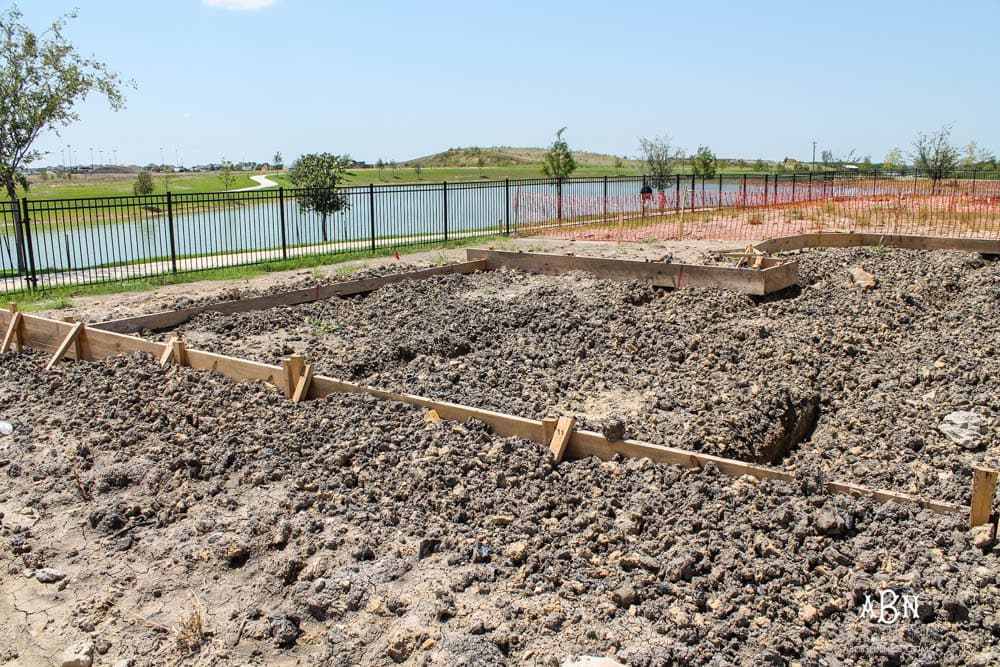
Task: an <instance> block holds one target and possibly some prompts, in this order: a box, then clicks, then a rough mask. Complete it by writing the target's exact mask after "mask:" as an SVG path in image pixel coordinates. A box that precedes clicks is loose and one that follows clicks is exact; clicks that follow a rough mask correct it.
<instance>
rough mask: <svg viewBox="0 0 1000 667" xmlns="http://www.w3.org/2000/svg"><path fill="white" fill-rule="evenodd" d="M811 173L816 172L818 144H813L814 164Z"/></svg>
mask: <svg viewBox="0 0 1000 667" xmlns="http://www.w3.org/2000/svg"><path fill="white" fill-rule="evenodd" d="M810 171H816V142H815V141H814V142H813V164H812V169H810Z"/></svg>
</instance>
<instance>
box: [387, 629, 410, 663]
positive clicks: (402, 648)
mask: <svg viewBox="0 0 1000 667" xmlns="http://www.w3.org/2000/svg"><path fill="white" fill-rule="evenodd" d="M416 647H417V638H416V637H415V636H414V635H413V633H412V632H408V631H403V632H400V633H398V634H396V635H395V636H394V637H393V638H392V639H391V640H389V649H388V650H387V651H386V653H387V654H388V656H389V657H390V658H392V661H393V662H404V661H405V660H406V659H407V658H409V657H410V654H411V653H413V650H414V649H415V648H416Z"/></svg>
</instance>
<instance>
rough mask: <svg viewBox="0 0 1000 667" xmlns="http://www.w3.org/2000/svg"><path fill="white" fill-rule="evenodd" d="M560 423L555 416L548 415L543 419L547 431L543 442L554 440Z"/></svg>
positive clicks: (543, 426)
mask: <svg viewBox="0 0 1000 667" xmlns="http://www.w3.org/2000/svg"><path fill="white" fill-rule="evenodd" d="M558 423H559V420H558V419H556V418H555V417H546V418H545V419H543V420H542V428H543V429H544V431H545V435H544V436H543V437H544V439H543V440H542V442H552V438H553V436H555V434H556V424H558Z"/></svg>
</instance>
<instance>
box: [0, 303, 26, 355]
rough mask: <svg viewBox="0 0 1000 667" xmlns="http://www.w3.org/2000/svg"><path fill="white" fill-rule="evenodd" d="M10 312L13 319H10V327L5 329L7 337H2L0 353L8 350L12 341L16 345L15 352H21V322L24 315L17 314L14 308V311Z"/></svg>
mask: <svg viewBox="0 0 1000 667" xmlns="http://www.w3.org/2000/svg"><path fill="white" fill-rule="evenodd" d="M11 312H12V313H14V317H12V318H10V326H9V327H7V335H6V336H4V337H3V347H2V348H0V353H3V352H6V351H7V350H9V349H10V344H11V342H13V341H16V343H17V346H16V347H17V351H18V352H21V320H23V319H24V315H22V314H21V313H19V312H17V310H16V306H15V310H12V311H11Z"/></svg>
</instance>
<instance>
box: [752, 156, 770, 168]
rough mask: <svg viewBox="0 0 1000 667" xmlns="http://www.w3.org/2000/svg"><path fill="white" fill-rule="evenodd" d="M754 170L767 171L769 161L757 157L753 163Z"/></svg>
mask: <svg viewBox="0 0 1000 667" xmlns="http://www.w3.org/2000/svg"><path fill="white" fill-rule="evenodd" d="M753 170H754V171H767V163H766V162H764V161H763V160H762V159H760V158H757V161H756V162H754V163H753Z"/></svg>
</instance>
